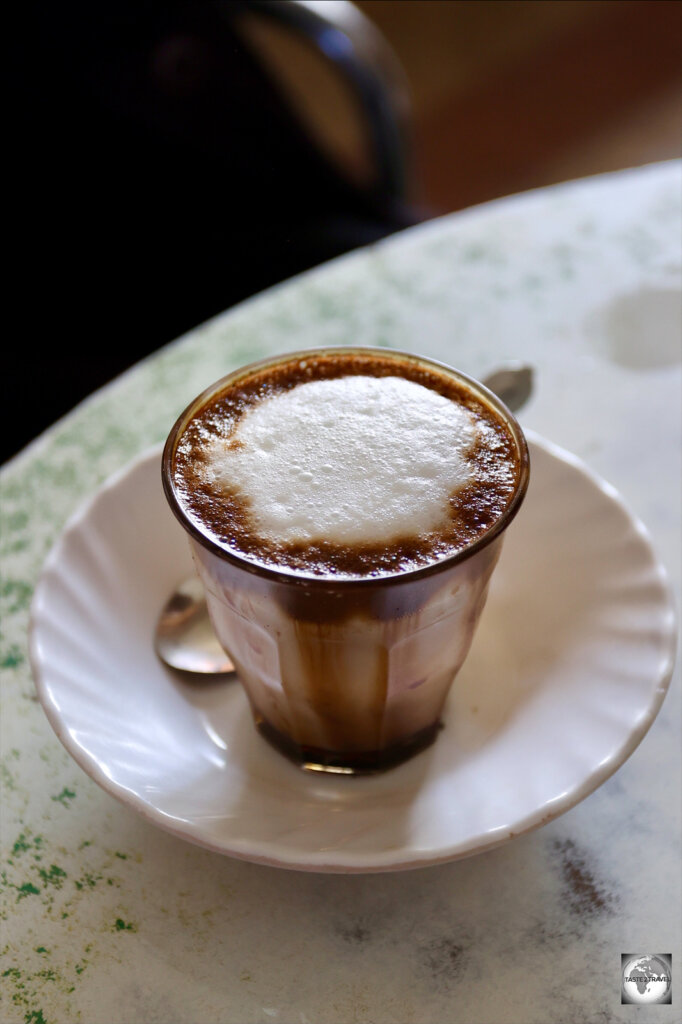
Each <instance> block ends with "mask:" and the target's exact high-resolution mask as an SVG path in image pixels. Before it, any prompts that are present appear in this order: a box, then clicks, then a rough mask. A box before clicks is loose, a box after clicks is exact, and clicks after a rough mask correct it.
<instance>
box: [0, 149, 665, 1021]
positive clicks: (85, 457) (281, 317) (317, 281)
mask: <svg viewBox="0 0 682 1024" xmlns="http://www.w3.org/2000/svg"><path fill="white" fill-rule="evenodd" d="M681 194H682V170H681V167H680V164H679V163H678V162H672V163H666V164H661V165H655V166H652V167H647V168H642V169H637V170H633V171H627V172H621V173H619V174H616V175H608V176H603V177H599V178H594V179H588V180H585V181H581V182H576V183H569V184H567V185H563V186H559V187H555V188H551V189H547V190H542V191H539V192H536V193H529V194H527V195H523V196H520V197H513V198H511V199H508V200H501V201H498V202H495V203H491V204H487V205H486V206H483V207H480V208H477V209H474V210H471V211H467V212H464V213H461V214H457V215H453V216H450V217H446V218H443V219H440V220H437V221H434V222H432V223H429V224H426V225H423V226H421V227H418V228H416V229H413V230H411V231H408V232H405V233H403V234H401V235H399V236H396V237H395V238H393V239H390V240H387V241H386V242H384V243H381V244H379V245H377V246H375V247H373V248H371V249H367V250H363V251H360V252H358V253H355V254H351V255H350V256H347V257H345V258H343V259H340V260H338V261H335V262H334V263H332V264H329V265H327V266H324V267H321V268H319V269H317V270H315V271H313V272H311V273H308V274H306V275H304V276H302V277H300V278H298V279H295V280H293V281H291V282H288V283H286V284H284V285H282V286H280V287H278V288H275V289H273V290H271V291H270V292H268V293H266V294H263V295H261V296H258V297H257V298H255V299H252V300H250V301H249V302H247V303H245V304H243V305H242V306H240V307H239V308H237V309H235V310H232V311H230V312H228V313H226V314H224V315H222V316H219V317H217V318H216V319H214V320H212V321H210V322H209V323H207V324H204V325H202V326H201V327H198V328H197V329H196V330H194V331H192V332H190V333H189V334H188V335H187V336H185V337H184V338H181V339H179V340H178V341H177V342H175V343H174V344H172V345H169V346H167V347H166V348H165V349H164V350H162V351H161V352H159V353H158V354H156V355H154V356H152V357H151V358H149V359H147V360H145V361H144V362H143V363H141V364H139V365H138V366H136V367H135V368H134V369H132V370H131V371H129V372H128V373H126V374H125V375H123V376H122V377H121V378H119V379H118V380H117V381H115V382H114V383H113V384H112V385H110V386H108V387H107V388H105V389H103V390H102V391H100V392H98V393H96V394H95V395H93V396H92V397H91V398H90V399H89V400H88V401H86V402H84V403H83V404H82V405H81V406H79V407H78V408H77V409H76V410H74V411H73V413H71V414H70V415H69V416H68V417H66V418H65V419H64V420H62V421H61V422H59V423H57V424H56V425H55V426H54V427H52V428H51V429H50V430H49V431H47V432H46V433H45V434H44V435H43V436H41V437H40V438H39V439H38V440H37V441H35V442H34V443H33V444H32V445H31V446H30V447H29V448H28V449H26V450H25V451H24V452H23V453H22V454H20V455H19V456H18V457H17V458H16V459H14V460H13V461H12V462H11V463H9V464H8V465H7V466H6V467H4V468H3V470H2V474H1V486H2V536H1V554H2V584H1V587H0V599H1V601H2V606H1V608H2V622H1V635H0V664H1V667H2V672H3V678H2V705H3V711H2V733H1V739H2V747H1V765H0V784H1V786H2V836H1V838H2V868H1V872H2V874H1V882H2V903H1V907H2V910H1V921H2V924H1V928H2V935H1V939H0V954H1V956H2V966H1V967H0V975H1V976H2V1009H1V1011H0V1019H2V1021H3V1022H5V1021H6V1022H8V1024H9V1022H24V1024H63V1022H71V1021H82V1022H84V1024H99V1022H102V1024H111V1022H114V1021H116V1022H121V1024H137V1022H140V1024H151V1022H155V1021H159V1022H161V1021H163V1022H164V1024H172V1022H176V1021H177V1022H183V1024H187V1022H197V1024H198V1022H215V1021H218V1020H220V1021H225V1022H235V1024H242V1022H261V1021H279V1022H290V1021H291V1022H293V1021H296V1022H299V1024H306V1022H307V1024H346V1022H348V1024H350V1022H351V1021H353V1022H363V1021H366V1022H372V1024H388V1022H395V1024H403V1022H408V1021H409V1022H419V1024H427V1022H428V1024H431V1022H433V1024H435V1022H450V1021H456V1020H457V1021H467V1022H470V1024H474V1022H477V1024H483V1022H495V1024H497V1022H499V1024H505V1022H509V1024H512V1022H513V1024H533V1022H538V1024H546V1022H550V1021H556V1022H566V1024H568V1022H571V1024H572V1022H576V1021H583V1022H590V1021H594V1022H600V1024H607V1022H611V1021H626V1020H631V1019H632V1015H631V1014H632V1008H631V1007H629V1006H621V1003H620V978H621V976H620V964H621V954H622V953H628V952H633V953H635V952H642V953H643V952H649V953H657V952H663V953H670V952H672V955H673V1005H672V1006H667V1007H655V1008H652V1009H651V1010H649V1011H646V1010H645V1011H643V1012H644V1013H646V1012H648V1013H649V1016H644V1015H639V1016H638V1020H641V1021H646V1022H649V1021H658V1020H666V1021H668V1020H669V1021H672V1020H673V1019H676V1020H679V1019H680V1005H681V997H682V946H681V934H680V933H681V927H680V922H681V921H682V915H681V914H680V910H681V909H682V900H681V895H680V870H679V868H680V797H681V795H682V785H681V764H680V679H679V669H678V670H677V671H676V674H675V676H674V678H673V682H672V687H671V692H670V693H669V695H668V697H667V699H666V701H665V703H664V706H663V710H662V712H661V714H660V715H659V717H658V718H657V720H656V721H655V723H654V725H653V727H652V729H651V731H650V732H649V734H648V735H647V736H646V738H645V739H644V741H643V743H642V744H641V746H640V747H639V748H638V749H637V750H636V752H635V753H634V754H633V755H632V757H631V758H630V759H629V760H628V761H627V762H626V764H625V765H624V766H623V767H622V768H621V769H620V770H619V771H618V772H617V773H616V775H615V776H613V777H612V778H611V779H610V780H609V781H608V782H607V783H605V784H604V785H603V786H602V787H601V788H600V789H598V790H597V791H596V792H595V793H594V794H593V795H592V796H590V797H589V798H588V799H587V800H585V801H584V802H583V803H581V804H579V805H578V806H576V807H575V808H573V810H571V811H569V812H568V813H567V814H565V815H564V816H563V817H561V818H559V819H557V820H556V821H554V822H552V823H551V824H549V825H547V826H545V827H544V828H542V829H539V830H538V831H535V832H533V833H530V834H528V835H525V836H522V837H519V838H517V839H516V840H514V841H512V842H509V843H507V844H506V845H504V846H502V847H500V848H499V849H497V850H493V851H492V852H488V853H485V854H483V855H480V856H477V857H473V858H470V859H468V860H462V861H458V862H456V863H452V864H446V865H441V866H438V867H431V868H426V869H422V870H418V871H413V872H409V873H402V874H400V873H399V874H386V875H378V876H377V875H374V876H373V875H366V876H343V875H338V876H329V875H314V874H300V873H295V872H284V871H281V870H278V869H276V868H268V867H263V866H259V865H256V864H250V863H246V862H241V861H237V860H233V859H231V858H228V857H222V856H220V855H218V854H214V853H210V852H208V851H206V850H202V849H199V848H197V847H194V846H191V845H189V844H187V843H185V842H183V841H181V840H180V839H178V838H176V837H174V836H171V835H169V834H166V833H164V832H161V831H159V830H158V829H156V828H154V827H153V826H152V825H150V824H149V823H147V822H146V821H144V820H143V819H142V818H140V817H138V816H137V815H136V814H135V813H134V812H133V811H132V810H131V809H129V808H127V807H125V806H123V805H120V804H119V803H117V801H116V800H114V799H113V798H112V797H111V796H109V795H108V794H107V793H105V792H104V791H103V790H101V789H100V788H99V787H98V786H97V785H96V784H95V783H94V782H93V781H91V780H90V779H89V778H88V777H87V776H86V775H85V774H84V773H83V772H82V771H81V770H80V768H79V767H78V766H77V765H76V764H75V762H74V761H72V760H71V758H70V757H69V755H68V754H67V753H66V751H65V750H64V749H63V748H62V746H61V745H60V743H59V741H58V740H57V738H56V737H55V735H54V734H53V732H52V730H51V728H50V726H49V724H48V722H47V719H46V717H45V715H44V713H43V711H42V709H41V707H40V705H39V704H38V703H37V700H36V697H35V691H34V687H33V682H32V679H31V672H30V667H29V663H28V658H27V628H28V619H29V608H30V603H31V596H32V592H33V588H34V586H35V583H36V581H37V579H38V577H39V575H40V571H41V567H42V565H43V562H44V560H45V557H46V555H47V553H48V551H49V550H50V548H51V546H52V545H53V544H54V542H55V540H56V538H57V537H58V535H59V533H60V530H61V528H62V526H63V524H64V522H65V521H66V519H67V518H68V517H69V515H70V514H71V513H72V512H73V511H74V509H75V508H76V507H77V506H78V505H79V503H80V502H82V500H83V499H84V498H86V497H87V496H88V495H90V494H91V493H92V492H93V491H94V490H96V488H97V487H98V486H99V485H100V484H101V483H102V481H104V480H105V479H106V478H107V477H108V476H109V475H110V474H111V473H112V472H114V471H115V470H118V469H119V468H121V467H123V466H125V465H126V463H127V462H128V461H129V460H130V459H132V458H133V457H134V456H135V455H137V454H138V453H139V452H141V451H142V450H144V449H145V448H147V447H148V446H150V445H152V444H154V443H157V442H159V441H161V440H162V439H163V438H164V437H165V436H166V434H167V432H168V429H169V427H170V425H171V424H172V422H173V421H174V419H175V417H176V415H177V414H178V413H179V411H180V410H181V409H182V408H183V407H184V406H185V405H186V404H187V402H188V401H189V400H190V399H191V398H192V397H193V396H194V395H195V394H196V393H197V392H198V391H200V390H201V389H202V388H203V387H204V386H206V385H207V384H208V383H209V382H211V381H212V380H214V379H215V378H217V377H219V376H221V375H223V374H224V373H226V372H228V371H229V370H231V369H232V368H234V367H236V366H238V365H239V364H242V363H244V362H248V361H251V360H253V359H256V358H259V357H261V356H265V355H268V354H270V353H273V352H276V351H284V350H287V349H293V348H302V347H307V346H313V345H320V344H347V343H360V344H368V345H383V346H391V347H396V348H402V349H408V350H412V351H418V352H422V353H423V354H425V355H429V356H432V357H435V358H439V359H442V360H444V361H445V362H448V363H451V364H453V365H456V366H459V367H460V368H461V369H463V370H464V371H466V372H469V373H471V374H473V375H475V376H483V375H485V373H486V372H487V371H488V370H489V369H491V368H493V367H495V366H497V365H498V364H500V363H501V362H505V361H508V360H523V361H527V362H530V363H532V364H533V365H534V366H535V368H536V380H537V388H536V393H535V396H534V398H533V399H532V401H531V403H530V404H529V405H528V407H527V408H526V409H525V410H524V412H523V414H522V416H521V420H522V423H523V424H524V425H525V426H527V427H530V428H533V429H535V430H537V431H538V432H539V433H540V434H542V435H544V436H545V437H548V438H549V439H551V440H552V441H555V442H557V443H558V444H560V445H562V446H563V447H565V448H567V449H569V450H571V451H573V452H575V453H576V454H578V455H579V456H581V457H582V458H583V459H585V460H586V461H587V462H588V463H589V464H590V466H591V467H592V468H593V469H594V470H596V471H597V472H598V473H600V474H601V475H602V476H603V477H605V478H606V479H608V480H609V481H611V483H613V484H614V485H615V486H616V487H617V488H618V489H619V490H620V492H621V493H622V494H623V496H624V497H625V499H626V501H627V502H628V504H629V505H630V507H631V508H632V509H633V510H634V512H635V513H636V514H637V515H638V516H639V517H640V518H641V519H642V520H643V521H644V522H645V523H646V524H647V526H648V527H649V530H650V532H651V534H652V537H653V542H654V546H655V548H656V550H657V553H658V555H659V557H660V559H661V561H662V562H663V563H664V565H665V566H666V568H667V570H668V573H669V575H670V578H671V580H672V583H673V586H674V589H675V592H676V596H677V604H678V607H679V597H680V493H679V490H680V489H679V465H680V462H679V444H680V433H681V430H680V427H681V417H682V414H681V408H680V406H681V401H680V383H681V382H680V362H681V359H682V339H681V331H680V309H681V304H682V303H681V296H680V270H681V262H682V259H681V247H682V246H681V238H682V233H681V226H680V198H681ZM678 975H679V976H678ZM656 1014H658V1015H656Z"/></svg>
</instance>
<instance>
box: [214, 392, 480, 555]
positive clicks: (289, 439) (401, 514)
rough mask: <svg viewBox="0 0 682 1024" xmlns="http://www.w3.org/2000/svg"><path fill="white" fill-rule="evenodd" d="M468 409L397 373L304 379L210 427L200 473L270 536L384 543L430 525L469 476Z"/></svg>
mask: <svg viewBox="0 0 682 1024" xmlns="http://www.w3.org/2000/svg"><path fill="white" fill-rule="evenodd" d="M477 438H478V427H477V423H476V420H475V418H474V416H473V415H472V414H471V413H470V412H469V411H468V410H467V409H466V408H465V407H463V406H461V405H458V404H456V403H455V402H453V401H450V400H449V399H448V398H445V397H443V396H442V395H439V394H437V393H436V392H435V391H433V390H431V389H430V388H427V387H424V386H423V385H421V384H418V383H415V382H414V381H411V380H406V379H404V378H402V377H391V376H383V377H370V376H363V375H353V376H347V377H340V378H337V379H332V380H312V381H310V382H306V383H301V384H298V385H297V386H296V387H294V388H292V389H291V390H288V391H284V392H280V393H277V394H274V395H272V396H270V397H268V398H266V399H264V400H263V401H262V402H260V404H257V405H255V406H253V407H252V408H250V409H248V410H247V411H246V412H245V414H244V416H243V417H242V418H241V419H240V420H239V422H238V423H237V426H236V429H235V431H234V432H233V433H232V434H231V435H230V436H229V437H228V438H213V439H212V440H211V442H210V444H209V447H208V450H207V452H206V458H205V460H204V469H203V474H204V478H205V481H206V483H208V484H209V486H210V487H211V489H212V490H213V491H214V493H215V492H216V491H217V492H220V491H221V490H224V491H225V493H230V494H234V493H235V491H236V492H237V493H238V494H239V495H240V496H241V497H242V498H243V499H244V500H245V501H246V503H247V505H248V514H249V519H250V520H251V523H252V528H253V529H254V531H255V532H256V533H257V534H258V535H260V536H261V537H263V538H264V539H267V540H270V541H274V542H275V543H277V544H281V543H283V544H295V543H309V542H315V541H319V540H325V541H327V542H331V543H335V544H358V543H362V544H368V543H369V544H372V543H385V542H391V541H393V540H394V539H396V538H401V537H420V536H423V535H425V534H428V533H431V532H432V531H434V530H438V529H439V528H440V527H441V526H442V525H443V524H444V523H445V522H446V521H447V519H448V516H449V501H450V498H451V496H452V495H453V494H454V493H456V492H457V491H458V490H460V489H461V488H463V487H464V486H465V485H466V484H468V483H469V482H470V480H471V479H472V475H473V468H472V464H471V462H470V460H469V459H468V455H469V453H470V451H471V449H472V447H473V446H474V445H475V443H476V440H477Z"/></svg>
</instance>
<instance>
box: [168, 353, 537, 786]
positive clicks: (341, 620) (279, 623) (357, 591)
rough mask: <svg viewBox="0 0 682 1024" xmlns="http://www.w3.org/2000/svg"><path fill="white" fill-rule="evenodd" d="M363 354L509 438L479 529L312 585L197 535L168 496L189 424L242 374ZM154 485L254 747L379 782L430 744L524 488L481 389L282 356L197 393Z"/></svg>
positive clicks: (402, 356) (500, 411) (515, 432)
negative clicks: (508, 490)
mask: <svg viewBox="0 0 682 1024" xmlns="http://www.w3.org/2000/svg"><path fill="white" fill-rule="evenodd" d="M335 354H338V355H339V356H341V357H343V355H348V354H353V355H357V354H360V355H363V354H365V355H368V356H374V357H378V358H380V359H382V360H386V359H395V361H396V372H397V374H398V375H399V373H400V364H401V363H402V364H403V365H404V363H405V361H406V360H407V361H408V362H410V363H412V364H416V366H417V367H422V368H425V369H427V370H430V371H431V372H434V371H435V372H437V373H438V374H441V375H445V376H446V377H448V378H450V379H453V378H454V380H455V381H456V382H457V383H458V384H459V385H460V386H461V385H464V386H465V387H466V388H467V389H468V390H469V391H471V392H472V393H473V395H474V396H475V397H476V398H478V399H479V400H480V401H483V403H484V404H485V405H487V406H488V407H489V408H491V409H492V410H493V412H494V413H495V414H496V416H497V417H498V418H499V419H501V420H502V421H503V423H505V424H506V425H507V427H508V429H509V431H510V433H511V435H512V437H513V439H514V442H515V445H516V449H517V457H518V464H519V473H518V482H517V486H516V490H515V492H514V494H513V496H512V499H511V501H510V502H509V504H508V506H507V508H506V509H505V511H504V512H503V514H502V515H501V516H500V517H499V519H497V520H496V521H495V522H494V523H493V525H492V526H491V527H490V529H489V530H488V531H487V532H486V533H484V534H483V535H482V536H480V537H479V538H478V539H476V540H475V541H473V542H472V543H471V544H469V546H467V547H465V548H464V549H463V550H460V551H458V552H457V553H456V554H453V555H451V556H449V557H445V558H443V559H441V560H440V561H435V562H433V563H430V564H428V565H426V566H424V567H422V568H418V569H411V570H408V571H405V572H397V573H396V574H394V575H388V576H378V577H363V578H357V579H350V578H347V577H341V578H334V577H329V576H328V577H319V576H313V575H308V576H306V575H302V574H301V573H300V572H296V573H294V572H293V571H292V570H287V569H286V568H282V569H279V568H271V567H269V566H264V565H261V564H257V563H255V562H251V561H249V560H248V558H247V557H246V556H244V555H241V554H238V553H236V552H231V551H227V550H225V549H224V548H222V547H220V546H219V545H218V544H217V543H215V542H213V541H212V540H211V539H210V537H208V536H206V535H204V534H203V533H202V532H201V531H200V530H199V529H198V527H197V526H196V525H195V523H194V522H193V521H192V520H191V519H190V518H189V517H188V515H187V514H186V512H185V510H184V508H183V505H182V503H181V501H180V499H179V497H178V494H177V492H176V488H175V484H174V479H173V459H174V453H175V450H176V447H177V445H178V442H179V439H180V438H181V436H182V434H183V431H184V430H185V428H186V426H187V424H188V423H189V421H190V420H191V419H192V417H193V416H194V415H195V414H196V413H197V412H198V411H199V410H200V409H201V408H202V407H203V406H204V405H205V404H206V403H207V402H208V401H210V399H211V398H212V397H213V396H214V395H216V394H217V393H218V392H221V391H223V390H225V389H226V388H229V387H230V386H234V385H237V384H238V383H239V382H240V381H242V380H243V379H244V378H245V377H248V376H250V375H252V374H253V372H254V371H256V370H258V371H261V370H264V369H269V368H274V367H276V366H278V365H280V364H283V363H288V362H291V361H293V360H296V359H303V358H310V357H311V355H312V356H325V357H329V356H331V357H333V356H334V355H335ZM162 475H163V485H164V490H165V493H166V497H167V499H168V502H169V504H170V507H171V509H172V510H173V512H174V514H175V515H176V517H177V518H178V519H179V521H180V523H181V524H182V526H183V527H184V528H185V530H186V531H187V533H188V534H189V541H190V546H191V549H192V553H193V556H194V562H195V565H196V568H197V570H198V573H199V576H200V578H201V580H202V582H203V586H204V589H205V592H206V600H207V604H208V610H209V614H210V616H211V620H212V623H213V626H214V629H215V632H216V635H217V637H218V639H219V641H220V643H221V644H222V646H223V647H224V648H225V650H226V651H227V652H228V654H229V656H230V657H231V659H232V661H233V662H234V665H235V667H236V669H237V673H238V676H239V679H240V681H241V683H242V685H243V687H244V689H245V691H246V694H247V697H248V699H249V703H250V706H251V709H252V712H253V717H254V721H255V723H256V726H257V728H258V729H259V730H260V732H261V733H262V735H263V736H264V737H265V738H266V739H267V740H269V741H270V743H272V744H273V745H274V746H275V747H276V748H277V749H279V750H280V751H281V752H282V753H284V754H286V755H287V756H288V757H289V758H291V759H292V760H293V761H295V762H296V763H297V764H298V765H300V766H301V767H303V768H306V769H310V770H318V771H327V772H336V773H347V774H355V773H365V772H375V771H380V770H382V769H385V768H389V767H391V766H393V765H396V764H398V763H400V762H402V761H404V760H406V759H407V758H409V757H411V756H412V755H414V754H416V753H418V752H419V751H421V750H423V749H424V748H425V747H427V746H428V745H429V744H431V743H432V742H433V741H434V739H435V738H436V736H437V735H438V732H439V730H440V728H441V714H442V711H443V706H444V704H445V700H446V697H447V695H448V691H449V690H450V687H451V685H452V682H453V680H454V678H455V676H456V674H457V672H458V670H459V669H460V667H461V665H462V663H463V661H464V659H465V657H466V655H467V653H468V651H469V647H470V646H471V641H472V639H473V636H474V632H475V629H476V625H477V623H478V620H479V618H480V615H481V612H482V610H483V606H484V604H485V600H486V596H487V592H488V584H489V581H490V577H491V574H492V572H493V569H494V568H495V565H496V563H497V560H498V558H499V555H500V550H501V546H502V541H503V536H504V531H505V530H506V528H507V526H508V525H509V523H510V522H511V521H512V519H513V518H514V516H515V515H516V513H517V511H518V509H519V507H520V505H521V502H522V501H523V497H524V494H525V492H526V488H527V484H528V476H529V460H528V449H527V446H526V442H525V439H524V437H523V434H522V432H521V429H520V427H519V425H518V423H517V422H516V420H515V418H514V417H513V416H512V414H511V413H510V412H509V410H508V409H507V408H506V406H504V405H503V404H502V402H500V400H499V399H498V398H497V397H496V396H495V395H493V394H492V393H491V392H490V391H488V389H487V388H485V387H484V386H483V385H482V384H479V383H478V382H476V381H474V380H472V379H471V378H469V377H467V376H465V375H464V374H461V373H459V372H458V371H455V370H453V369H450V368H449V367H446V366H444V365H443V364H441V363H437V362H434V361H432V360H428V359H425V358H422V357H420V356H413V355H409V354H407V353H403V352H396V351H394V350H386V349H368V348H355V347H354V348H352V349H349V348H334V349H321V350H313V351H310V350H309V351H305V352H298V353H288V354H286V355H281V356H277V357H275V358H271V359H267V360H263V361H261V362H259V363H254V364H252V365H250V366H248V367H243V368H242V369H240V370H237V371H236V372H234V373H232V374H229V375H228V376H227V377H224V378H222V380H219V381H217V382H216V383H215V384H213V385H212V386H211V387H209V388H208V389H207V390H206V391H204V392H203V393H202V394H201V395H199V396H198V397H197V398H196V399H195V400H194V401H193V402H192V403H191V404H190V405H189V406H188V408H187V409H186V410H185V411H184V412H183V413H182V415H181V416H180V417H179V419H178V420H177V422H176V423H175V425H174V426H173V429H172V430H171V432H170V435H169V437H168V440H167V442H166V447H165V450H164V454H163V468H162Z"/></svg>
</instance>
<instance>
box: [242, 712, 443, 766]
mask: <svg viewBox="0 0 682 1024" xmlns="http://www.w3.org/2000/svg"><path fill="white" fill-rule="evenodd" d="M256 727H257V728H258V731H259V732H260V733H261V735H262V736H264V737H265V739H266V740H267V741H268V743H270V744H271V745H272V746H273V747H275V749H276V750H278V751H279V752H280V753H281V754H284V756H285V757H288V758H289V760H290V761H293V762H294V763H295V764H296V765H298V767H299V768H302V769H303V770H304V771H309V772H327V773H329V774H332V775H372V774H374V773H376V772H383V771H386V770H387V769H388V768H395V767H396V765H399V764H402V763H403V761H408V760H409V759H410V758H411V757H414V756H415V754H419V753H420V752H421V751H422V750H425V749H426V747H429V746H431V744H432V743H433V741H434V740H435V739H436V736H437V735H438V733H439V732H440V730H441V729H442V728H443V723H442V722H441V721H436V722H434V723H433V725H429V726H427V728H426V729H420V731H419V732H416V733H414V734H413V735H412V736H410V737H409V739H407V740H402V741H401V742H400V743H394V744H393V745H392V746H390V747H386V748H384V749H383V750H353V751H340V750H325V749H324V748H322V747H302V746H300V745H299V744H298V743H295V742H294V741H293V740H291V739H289V737H288V736H285V735H284V733H281V732H280V731H279V729H275V727H274V726H272V725H270V723H269V722H268V721H266V720H265V719H264V718H260V717H259V718H257V719H256Z"/></svg>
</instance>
